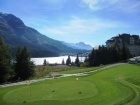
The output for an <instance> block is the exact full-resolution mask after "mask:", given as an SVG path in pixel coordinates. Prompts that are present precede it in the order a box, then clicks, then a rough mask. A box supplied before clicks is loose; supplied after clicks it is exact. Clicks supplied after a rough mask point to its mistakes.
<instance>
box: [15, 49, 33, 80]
mask: <svg viewBox="0 0 140 105" xmlns="http://www.w3.org/2000/svg"><path fill="white" fill-rule="evenodd" d="M15 73H16V78H20V79H21V80H26V79H29V78H30V77H31V76H33V75H34V63H33V62H32V61H30V53H29V51H28V49H27V47H19V48H18V49H17V52H16V63H15Z"/></svg>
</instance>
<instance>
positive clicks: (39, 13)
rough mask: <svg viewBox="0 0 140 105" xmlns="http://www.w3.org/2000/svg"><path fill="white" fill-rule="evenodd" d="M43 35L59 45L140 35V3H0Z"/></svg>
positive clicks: (62, 0)
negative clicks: (126, 34) (124, 34)
mask: <svg viewBox="0 0 140 105" xmlns="http://www.w3.org/2000/svg"><path fill="white" fill-rule="evenodd" d="M0 12H3V13H12V14H14V15H16V16H17V17H19V18H20V19H21V20H23V22H24V23H25V24H26V25H27V26H29V27H33V28H35V29H36V30H38V31H39V32H40V33H42V34H44V35H46V36H48V37H50V38H53V39H56V40H60V41H66V42H73V43H76V42H81V41H82V42H85V43H87V44H90V45H92V46H96V45H102V44H105V41H106V40H107V39H109V38H111V37H113V36H115V35H118V34H122V33H130V34H137V35H140V28H139V27H140V0H0Z"/></svg>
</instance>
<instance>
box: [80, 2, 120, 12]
mask: <svg viewBox="0 0 140 105" xmlns="http://www.w3.org/2000/svg"><path fill="white" fill-rule="evenodd" d="M118 1H119V0H82V4H83V5H84V4H85V5H87V6H88V8H89V9H91V10H92V11H97V10H100V9H104V8H106V7H108V6H109V5H114V4H115V3H117V2H118Z"/></svg>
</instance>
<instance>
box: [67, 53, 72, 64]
mask: <svg viewBox="0 0 140 105" xmlns="http://www.w3.org/2000/svg"><path fill="white" fill-rule="evenodd" d="M66 65H71V59H70V55H69V56H68V59H67V61H66Z"/></svg>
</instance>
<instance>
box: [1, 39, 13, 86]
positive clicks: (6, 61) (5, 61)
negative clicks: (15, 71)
mask: <svg viewBox="0 0 140 105" xmlns="http://www.w3.org/2000/svg"><path fill="white" fill-rule="evenodd" d="M11 73H12V69H11V59H10V54H9V52H8V49H7V47H6V45H5V44H4V43H3V41H2V39H1V38H0V83H4V82H6V81H7V80H8V79H10V77H11Z"/></svg>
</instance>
